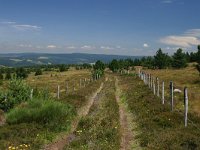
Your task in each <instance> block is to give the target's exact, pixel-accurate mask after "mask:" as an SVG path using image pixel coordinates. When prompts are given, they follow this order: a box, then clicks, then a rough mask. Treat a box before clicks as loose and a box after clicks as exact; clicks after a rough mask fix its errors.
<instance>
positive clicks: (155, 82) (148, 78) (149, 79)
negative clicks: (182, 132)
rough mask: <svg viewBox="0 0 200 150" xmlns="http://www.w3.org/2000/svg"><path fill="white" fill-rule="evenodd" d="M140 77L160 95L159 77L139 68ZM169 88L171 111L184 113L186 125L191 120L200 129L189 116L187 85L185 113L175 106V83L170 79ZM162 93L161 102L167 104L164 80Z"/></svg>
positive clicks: (185, 89) (154, 92)
mask: <svg viewBox="0 0 200 150" xmlns="http://www.w3.org/2000/svg"><path fill="white" fill-rule="evenodd" d="M138 77H139V78H140V79H141V80H142V81H143V82H144V84H145V85H148V87H149V88H150V89H151V90H152V91H153V94H154V95H156V96H157V97H160V83H159V78H158V77H156V78H155V77H153V75H151V74H147V73H146V72H144V71H141V69H139V72H138ZM169 85H170V86H169V89H170V103H169V104H170V107H171V112H173V111H176V112H178V113H179V114H180V115H184V126H185V127H187V126H188V122H190V123H191V124H192V125H193V126H195V127H196V128H197V129H198V130H200V128H199V127H198V126H197V125H195V123H194V122H193V121H192V120H190V119H189V118H188V89H187V87H184V113H183V112H180V111H179V110H177V109H175V108H174V84H173V82H172V81H170V84H169ZM156 87H157V93H156ZM161 91H162V93H161V94H162V95H161V103H162V104H165V82H164V81H162V90H161Z"/></svg>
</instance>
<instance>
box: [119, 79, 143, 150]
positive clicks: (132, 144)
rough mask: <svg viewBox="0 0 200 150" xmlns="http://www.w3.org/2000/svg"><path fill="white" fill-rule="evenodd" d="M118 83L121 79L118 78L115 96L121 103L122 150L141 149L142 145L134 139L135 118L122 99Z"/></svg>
mask: <svg viewBox="0 0 200 150" xmlns="http://www.w3.org/2000/svg"><path fill="white" fill-rule="evenodd" d="M118 83H119V81H118V79H117V78H116V80H115V88H116V92H115V96H116V101H117V103H118V105H119V114H120V126H121V129H120V131H121V142H120V150H131V149H136V150H139V149H141V147H140V146H139V144H138V143H137V142H136V140H135V139H134V128H135V123H134V120H133V115H132V114H131V113H130V112H129V111H128V108H127V106H126V104H125V103H124V102H122V101H121V100H120V95H121V91H120V88H119V85H118Z"/></svg>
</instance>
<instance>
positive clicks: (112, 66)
mask: <svg viewBox="0 0 200 150" xmlns="http://www.w3.org/2000/svg"><path fill="white" fill-rule="evenodd" d="M109 69H110V70H112V71H113V72H117V70H119V63H118V61H117V60H116V59H113V60H112V61H111V63H110V64H109Z"/></svg>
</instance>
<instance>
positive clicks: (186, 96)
mask: <svg viewBox="0 0 200 150" xmlns="http://www.w3.org/2000/svg"><path fill="white" fill-rule="evenodd" d="M184 105H185V111H184V123H185V127H187V120H188V90H187V87H185V88H184Z"/></svg>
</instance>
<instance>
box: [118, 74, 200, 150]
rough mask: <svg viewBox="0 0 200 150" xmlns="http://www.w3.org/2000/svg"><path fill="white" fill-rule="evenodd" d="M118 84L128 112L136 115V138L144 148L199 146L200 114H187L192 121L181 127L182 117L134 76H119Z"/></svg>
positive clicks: (195, 147)
mask: <svg viewBox="0 0 200 150" xmlns="http://www.w3.org/2000/svg"><path fill="white" fill-rule="evenodd" d="M119 79H120V82H119V85H120V87H121V89H122V91H123V97H124V98H125V100H126V102H127V104H128V107H129V110H130V112H132V113H133V114H134V115H135V116H136V120H135V121H136V122H137V124H138V127H139V128H138V133H140V134H139V135H138V136H137V138H138V139H139V141H140V145H141V146H142V147H144V148H145V149H152V150H156V149H177V150H178V149H199V148H200V138H199V136H200V130H199V129H200V118H198V117H196V116H193V115H192V114H189V118H190V119H192V120H193V121H194V123H195V124H196V126H197V127H198V128H199V129H197V128H196V127H195V126H193V124H189V125H188V127H187V128H185V127H184V117H183V115H180V114H179V113H177V112H170V107H169V105H167V104H165V105H162V104H161V103H160V99H159V98H158V97H157V96H154V95H153V94H152V91H151V90H149V89H148V87H147V86H146V85H144V83H143V82H142V81H139V78H138V77H129V76H121V77H120V78H119Z"/></svg>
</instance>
